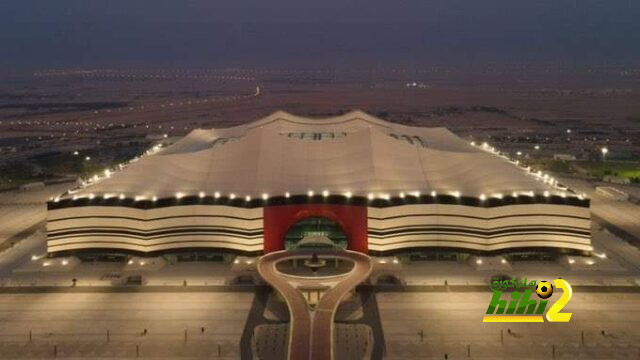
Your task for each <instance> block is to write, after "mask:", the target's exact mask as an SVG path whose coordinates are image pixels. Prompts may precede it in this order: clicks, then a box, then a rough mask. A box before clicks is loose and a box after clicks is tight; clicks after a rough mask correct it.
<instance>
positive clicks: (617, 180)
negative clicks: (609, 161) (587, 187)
mask: <svg viewBox="0 0 640 360" xmlns="http://www.w3.org/2000/svg"><path fill="white" fill-rule="evenodd" d="M602 181H604V182H608V183H612V184H618V185H628V184H631V180H629V178H626V177H622V176H613V175H605V176H604V177H603V178H602Z"/></svg>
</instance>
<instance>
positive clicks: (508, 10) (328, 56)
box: [0, 0, 640, 69]
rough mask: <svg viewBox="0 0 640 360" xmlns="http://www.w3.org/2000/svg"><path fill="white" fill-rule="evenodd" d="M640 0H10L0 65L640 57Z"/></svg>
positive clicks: (1, 28)
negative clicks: (311, 0) (314, 0)
mask: <svg viewBox="0 0 640 360" xmlns="http://www.w3.org/2000/svg"><path fill="white" fill-rule="evenodd" d="M638 19H640V1H637V0H611V1H608V0H574V1H566V0H539V1H520V0H515V1H514V0H485V1H476V0H438V1H431V0H415V1H391V0H370V1H364V0H355V1H354V0H351V1H349V0H323V1H317V2H306V1H300V0H278V1H268V0H250V1H242V0H240V1H212V0H191V1H186V0H185V1H161V0H137V1H129V0H127V1H124V0H110V1H86V0H75V1H71V0H70V1H49V0H42V1H34V0H23V1H8V0H5V1H2V2H1V4H0V41H1V43H2V49H1V50H0V67H2V68H5V69H11V68H21V69H29V68H48V67H90V66H109V67H123V66H158V67H160V66H171V67H186V66H225V67H233V66H264V67H313V66H330V67H343V66H344V67H347V66H363V65H366V66H369V65H426V64H453V65H461V66H466V65H478V64H483V63H513V62H534V63H535V62H563V63H566V64H576V65H578V64H580V65H589V64H601V63H603V62H604V63H638V60H639V59H640V21H638Z"/></svg>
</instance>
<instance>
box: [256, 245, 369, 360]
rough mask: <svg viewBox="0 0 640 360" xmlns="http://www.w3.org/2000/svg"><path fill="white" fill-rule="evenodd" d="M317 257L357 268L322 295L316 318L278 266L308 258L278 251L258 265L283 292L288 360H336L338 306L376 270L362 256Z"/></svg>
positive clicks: (326, 254)
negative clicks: (336, 259) (335, 324)
mask: <svg viewBox="0 0 640 360" xmlns="http://www.w3.org/2000/svg"><path fill="white" fill-rule="evenodd" d="M316 253H317V254H318V256H319V257H332V258H339V259H345V260H351V261H353V262H354V266H353V269H351V271H349V272H348V273H346V274H345V276H344V278H343V279H342V280H340V281H339V282H338V283H337V284H336V285H335V286H333V287H332V288H330V289H329V290H327V291H326V292H325V293H324V294H323V295H322V297H321V298H320V301H319V302H318V304H317V306H316V308H315V310H314V312H313V316H312V314H311V312H310V309H309V307H308V305H307V301H306V299H305V298H304V296H303V295H302V292H301V291H300V290H298V289H297V288H295V287H294V286H293V285H291V284H290V283H289V281H288V280H287V277H286V275H284V274H282V273H280V272H278V270H277V269H276V263H278V262H280V261H283V260H287V259H293V258H308V255H301V254H295V253H291V252H288V251H278V252H273V253H270V254H267V255H265V256H263V257H262V258H260V261H259V262H258V272H259V273H260V275H261V276H262V278H263V279H264V280H265V281H266V282H268V283H269V284H270V285H271V286H273V287H274V288H276V290H278V292H280V294H281V295H282V297H283V298H284V299H285V301H286V303H287V307H288V308H289V314H290V318H291V320H290V324H289V351H288V358H289V359H313V360H315V359H318V360H327V359H332V358H333V319H334V316H335V313H336V310H337V309H338V305H340V301H341V300H342V298H343V297H344V296H345V295H346V294H347V293H348V292H349V291H350V290H351V289H353V288H354V287H356V285H358V284H360V283H361V282H363V281H364V280H366V279H367V277H369V274H371V270H372V269H373V264H372V262H371V259H370V258H369V257H368V256H367V255H365V254H362V253H359V252H355V251H343V252H338V253H336V252H335V251H326V252H323V251H318V252H316ZM314 281H316V279H314Z"/></svg>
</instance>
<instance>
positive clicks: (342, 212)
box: [263, 204, 368, 254]
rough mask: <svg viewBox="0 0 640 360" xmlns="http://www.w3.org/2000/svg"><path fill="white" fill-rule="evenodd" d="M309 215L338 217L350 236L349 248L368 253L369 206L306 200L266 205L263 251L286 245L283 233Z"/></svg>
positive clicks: (337, 219)
mask: <svg viewBox="0 0 640 360" xmlns="http://www.w3.org/2000/svg"><path fill="white" fill-rule="evenodd" d="M308 217H325V218H327V219H330V220H332V221H335V222H336V223H337V224H338V225H340V227H342V230H343V231H344V233H345V234H346V235H347V238H348V239H349V244H348V248H349V250H353V251H359V252H362V253H365V254H366V253H367V250H368V243H367V207H366V206H353V205H330V204H303V205H281V206H267V207H265V208H264V224H263V225H264V253H265V254H267V253H270V252H273V251H278V250H283V249H284V237H285V235H286V234H287V231H288V230H289V228H291V226H293V225H294V224H295V223H297V222H298V221H300V220H302V219H305V218H308Z"/></svg>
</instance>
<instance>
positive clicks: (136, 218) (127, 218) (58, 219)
mask: <svg viewBox="0 0 640 360" xmlns="http://www.w3.org/2000/svg"><path fill="white" fill-rule="evenodd" d="M49 214H51V215H54V214H56V213H55V212H49ZM183 218H220V219H231V220H240V221H258V220H262V219H263V217H262V216H260V217H255V218H245V217H239V216H230V215H205V214H193V215H173V216H162V217H156V218H144V217H139V218H138V217H130V216H115V215H88V216H70V217H63V218H55V217H52V218H50V219H48V220H47V221H48V222H57V221H67V220H87V219H118V220H132V221H143V222H151V221H162V220H169V219H183Z"/></svg>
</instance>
